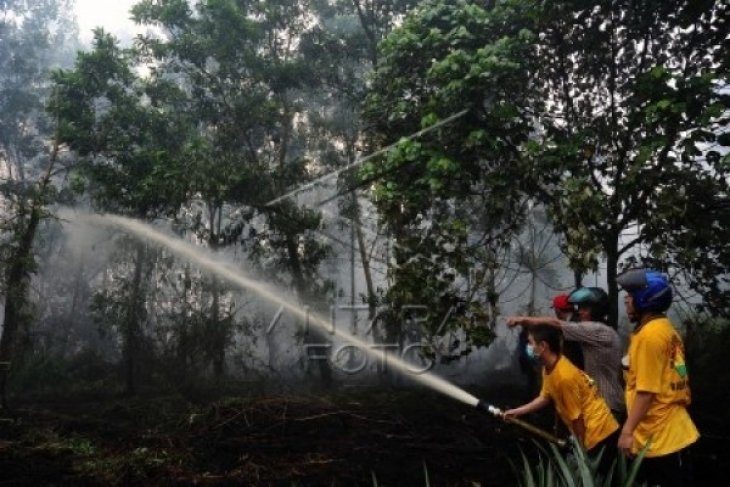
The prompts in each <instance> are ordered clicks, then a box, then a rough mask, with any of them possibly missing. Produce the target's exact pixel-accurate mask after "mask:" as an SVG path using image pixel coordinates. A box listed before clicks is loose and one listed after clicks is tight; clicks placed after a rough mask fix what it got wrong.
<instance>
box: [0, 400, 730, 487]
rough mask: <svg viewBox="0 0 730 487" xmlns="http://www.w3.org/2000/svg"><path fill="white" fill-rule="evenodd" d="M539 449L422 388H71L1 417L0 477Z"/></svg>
mask: <svg viewBox="0 0 730 487" xmlns="http://www.w3.org/2000/svg"><path fill="white" fill-rule="evenodd" d="M486 399H487V400H490V401H494V402H495V403H496V404H498V405H500V406H506V405H514V404H517V403H519V402H520V398H519V394H518V393H516V391H500V394H499V395H498V397H497V396H495V395H494V394H492V397H486ZM533 419H534V420H536V421H537V422H538V423H542V426H549V424H550V423H551V419H550V418H549V417H548V416H542V417H538V418H533ZM699 446H700V447H701V448H699V449H698V452H697V453H699V454H698V455H696V458H697V460H698V461H696V467H697V468H696V472H697V473H699V474H701V475H700V476H699V478H698V484H697V485H718V484H716V483H715V482H714V480H715V479H716V480H720V479H727V478H728V477H727V474H728V462H727V457H724V456H723V455H727V452H728V451H730V442H726V443H723V444H720V443H716V442H713V441H712V440H707V441H705V442H704V443H702V442H701V444H700V445H699ZM534 451H535V446H534V442H533V440H532V439H531V438H529V437H528V436H526V435H525V434H524V433H523V432H522V431H521V430H518V429H516V427H514V426H510V425H505V424H503V423H501V422H499V421H497V420H495V419H493V418H491V417H489V416H488V415H487V414H485V413H482V412H479V411H476V410H475V409H473V408H471V407H469V406H467V405H465V404H462V403H459V402H457V401H454V400H452V399H450V398H447V397H444V396H441V395H438V394H435V393H431V392H429V391H424V390H410V391H397V392H394V391H382V390H381V391H374V390H366V391H362V390H360V391H349V392H348V391H344V392H338V393H328V394H323V395H319V396H313V395H306V396H305V395H276V396H267V397H258V398H241V397H228V398H221V399H217V400H215V401H210V402H201V401H200V400H197V401H191V400H190V399H186V398H184V397H183V396H178V395H167V396H156V397H142V398H136V399H124V398H111V399H109V398H107V399H82V398H78V397H77V398H75V397H66V398H64V399H58V398H56V399H55V400H53V401H48V400H46V401H41V400H35V401H34V402H32V403H24V404H19V405H18V407H17V408H15V409H14V412H13V415H12V416H11V417H10V418H7V415H6V419H2V420H0V485H3V486H5V485H130V484H145V485H329V486H331V485H348V486H350V485H369V486H372V485H380V486H386V485H398V486H401V485H417V486H418V485H422V486H425V485H436V486H440V485H465V486H477V485H482V486H487V485H515V484H517V482H518V480H517V479H518V476H517V473H516V471H515V469H514V468H513V467H512V464H511V462H514V464H515V465H519V464H521V463H522V460H521V456H520V452H526V453H527V455H528V457H531V456H532V455H534ZM700 480H701V481H700Z"/></svg>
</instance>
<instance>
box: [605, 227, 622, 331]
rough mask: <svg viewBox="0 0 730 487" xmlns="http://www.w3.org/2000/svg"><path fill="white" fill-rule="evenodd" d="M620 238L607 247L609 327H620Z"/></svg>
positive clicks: (609, 243)
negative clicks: (617, 276)
mask: <svg viewBox="0 0 730 487" xmlns="http://www.w3.org/2000/svg"><path fill="white" fill-rule="evenodd" d="M618 257H619V255H618V237H616V238H614V239H613V242H608V245H606V279H607V285H608V325H609V326H611V327H613V328H617V327H618V283H617V282H616V275H617V272H618Z"/></svg>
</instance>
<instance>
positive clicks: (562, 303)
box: [553, 294, 573, 311]
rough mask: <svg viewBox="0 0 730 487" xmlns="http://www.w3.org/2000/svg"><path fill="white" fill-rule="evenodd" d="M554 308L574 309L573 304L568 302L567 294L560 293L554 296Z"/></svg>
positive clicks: (559, 309)
mask: <svg viewBox="0 0 730 487" xmlns="http://www.w3.org/2000/svg"><path fill="white" fill-rule="evenodd" d="M553 308H554V309H557V310H558V311H573V305H572V304H570V303H569V302H568V295H567V294H558V295H557V296H555V297H554V298H553Z"/></svg>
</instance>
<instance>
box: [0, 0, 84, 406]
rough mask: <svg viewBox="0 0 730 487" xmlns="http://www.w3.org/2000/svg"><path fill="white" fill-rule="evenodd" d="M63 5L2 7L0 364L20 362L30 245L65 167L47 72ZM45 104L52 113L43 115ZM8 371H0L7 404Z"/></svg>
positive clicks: (66, 31) (55, 53)
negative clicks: (0, 295)
mask: <svg viewBox="0 0 730 487" xmlns="http://www.w3.org/2000/svg"><path fill="white" fill-rule="evenodd" d="M67 13H68V2H66V1H63V0H59V1H56V0H37V1H6V2H3V3H2V4H1V5H0V15H2V19H1V20H0V38H2V42H1V43H0V113H1V114H2V115H0V162H2V164H3V166H2V168H1V169H0V171H1V173H0V174H1V177H2V180H1V183H0V194H1V198H2V202H1V204H2V210H3V215H2V221H0V232H1V233H2V245H1V247H0V256H1V257H2V265H3V270H4V279H3V291H4V294H5V310H4V321H3V329H2V337H1V338H0V362H2V363H5V364H9V363H10V362H12V361H14V360H15V359H17V358H19V354H18V352H19V351H18V350H17V346H16V345H17V344H16V340H17V336H18V332H19V330H21V329H22V328H23V327H24V326H25V325H27V324H28V321H29V316H30V314H29V313H30V306H31V305H30V303H29V302H28V284H29V279H30V274H31V273H32V272H33V271H34V270H35V255H34V248H33V247H34V242H35V238H36V232H37V230H38V226H39V224H40V223H41V221H42V220H43V219H44V218H46V217H47V216H48V213H47V210H46V207H47V205H48V204H49V203H51V202H52V201H54V199H55V198H56V197H57V195H58V192H57V188H56V186H55V181H54V176H55V171H56V170H57V169H58V166H59V165H60V164H61V163H62V162H64V161H62V157H61V156H60V153H59V139H58V136H54V135H53V132H54V126H55V125H57V123H56V120H57V117H58V112H59V110H58V104H57V103H56V100H55V99H53V100H50V101H49V98H50V83H49V82H48V73H49V70H50V69H52V68H53V67H54V65H56V64H57V63H58V62H59V61H60V60H61V59H62V58H63V55H64V49H65V48H66V47H67V42H68V41H69V38H73V35H74V33H75V32H74V29H73V28H69V27H70V26H72V23H71V22H70V20H69V17H68V16H67ZM47 103H48V105H49V107H50V113H51V116H47V114H46V112H45V106H46V104H47ZM6 383H7V368H5V367H3V368H0V396H1V399H2V405H3V406H6V398H5V396H6V394H5V392H6Z"/></svg>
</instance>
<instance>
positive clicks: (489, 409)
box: [476, 400, 502, 418]
mask: <svg viewBox="0 0 730 487" xmlns="http://www.w3.org/2000/svg"><path fill="white" fill-rule="evenodd" d="M476 407H477V409H479V410H481V411H484V412H486V413H489V414H491V415H492V416H496V417H498V418H501V417H502V410H501V409H499V408H498V407H495V406H492V405H491V404H487V403H486V402H484V401H482V400H480V401H479V402H478V403H477V406H476Z"/></svg>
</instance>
